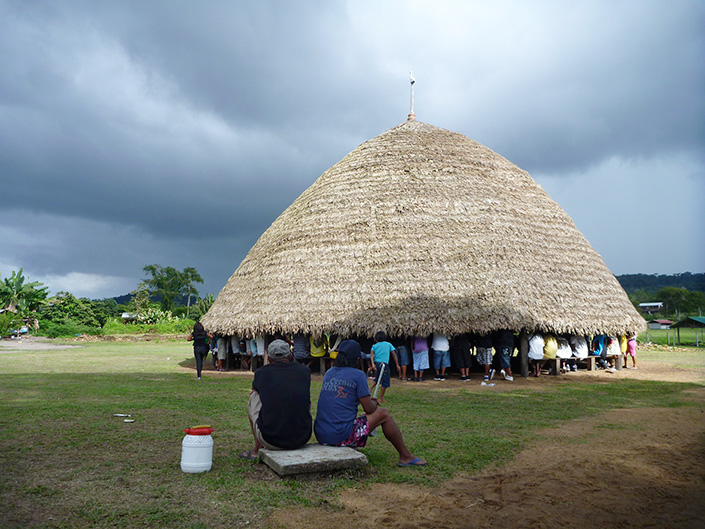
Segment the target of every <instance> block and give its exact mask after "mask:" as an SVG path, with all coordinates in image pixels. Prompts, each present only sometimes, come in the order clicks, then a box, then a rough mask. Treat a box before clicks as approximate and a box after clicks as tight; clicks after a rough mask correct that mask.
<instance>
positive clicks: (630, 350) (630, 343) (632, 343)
mask: <svg viewBox="0 0 705 529" xmlns="http://www.w3.org/2000/svg"><path fill="white" fill-rule="evenodd" d="M630 356H631V357H632V367H631V368H629V367H628V366H627V360H626V359H628V358H629V357H630ZM624 367H626V368H627V369H636V334H630V335H629V338H627V354H626V357H625V360H624Z"/></svg>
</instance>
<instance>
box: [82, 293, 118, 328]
mask: <svg viewBox="0 0 705 529" xmlns="http://www.w3.org/2000/svg"><path fill="white" fill-rule="evenodd" d="M87 303H88V304H89V305H90V307H91V308H92V309H93V314H95V317H96V318H97V319H98V323H100V326H101V327H102V326H103V325H105V322H107V321H108V320H109V319H110V318H114V317H116V316H119V315H120V308H119V307H118V304H117V301H115V300H114V299H113V298H105V299H94V300H89V301H87Z"/></svg>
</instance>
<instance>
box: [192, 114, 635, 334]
mask: <svg viewBox="0 0 705 529" xmlns="http://www.w3.org/2000/svg"><path fill="white" fill-rule="evenodd" d="M202 321H203V324H204V325H205V326H206V328H207V329H209V330H210V331H213V332H216V333H220V334H225V335H233V334H238V335H241V336H254V335H260V334H273V333H274V332H283V333H296V332H303V333H307V334H309V333H310V334H313V335H320V334H321V333H323V332H335V333H339V334H342V335H344V336H348V335H352V334H357V335H366V336H373V335H374V333H375V332H376V331H378V330H384V331H386V332H387V334H388V335H408V336H411V335H426V334H430V333H431V332H434V331H436V332H443V333H448V334H458V333H462V332H466V331H478V332H487V331H493V330H497V329H511V330H514V331H522V330H527V331H533V330H541V331H552V332H556V333H571V334H593V333H608V334H615V335H618V334H627V333H631V332H638V331H641V330H643V329H644V328H645V322H644V320H643V318H642V317H641V316H640V315H639V314H638V312H637V311H636V309H635V308H634V307H633V306H632V304H631V303H630V302H629V299H628V298H627V296H626V294H625V292H624V290H622V288H621V286H620V285H619V283H618V282H617V280H616V279H615V277H614V276H613V275H612V273H611V272H610V271H609V270H608V268H607V266H606V265H605V263H604V262H603V260H602V258H601V257H600V255H599V254H598V253H597V252H596V251H595V250H594V249H593V248H592V247H591V246H590V244H589V243H588V241H587V240H586V239H585V237H584V236H583V235H582V234H581V233H580V232H579V231H578V229H577V228H576V227H575V224H574V223H573V221H572V220H571V218H570V217H569V216H568V215H567V214H566V213H565V211H563V210H562V209H561V207H560V206H559V205H558V204H557V203H556V202H554V201H553V200H552V199H551V198H550V197H549V196H548V194H547V193H546V192H545V191H544V190H543V189H542V188H541V186H539V185H538V184H537V183H536V182H535V181H534V180H533V179H532V178H531V176H530V175H529V174H528V173H527V172H526V171H523V170H521V169H520V168H518V167H517V166H515V165H514V164H512V163H511V162H509V161H508V160H506V159H505V158H503V157H502V156H500V155H498V154H497V153H495V152H493V151H492V150H490V149H488V148H487V147H484V146H483V145H481V144H479V143H477V142H476V141H473V140H471V139H469V138H467V137H465V136H463V135H461V134H457V133H454V132H451V131H448V130H443V129H440V128H437V127H434V126H431V125H428V124H425V123H421V122H417V121H415V120H413V119H410V120H409V121H407V122H405V123H402V124H401V125H398V126H396V127H394V128H392V129H390V130H388V131H387V132H385V133H383V134H380V135H379V136H377V137H376V138H373V139H371V140H369V141H367V142H365V143H363V144H362V145H360V146H359V147H358V148H357V149H355V150H354V151H352V152H351V153H350V154H348V155H347V156H346V157H345V158H343V159H342V160H341V161H340V162H338V163H337V164H335V165H334V166H333V167H331V168H330V169H328V170H327V171H326V172H325V173H323V174H322V175H321V176H320V178H318V180H316V182H314V184H313V185H312V186H311V187H309V188H308V189H307V190H306V191H305V192H304V193H303V194H302V195H301V196H300V197H299V198H298V199H296V201H295V202H294V203H293V204H292V205H291V206H289V207H288V208H287V209H286V210H285V211H284V212H283V213H282V214H281V215H280V216H279V218H277V219H276V220H275V221H274V223H273V224H272V225H271V226H270V228H269V229H268V230H267V231H266V232H265V233H264V234H263V235H262V236H261V237H260V239H259V240H258V241H257V243H256V244H255V245H254V246H253V247H252V249H251V250H250V252H249V253H248V254H247V256H246V257H245V259H244V260H243V261H242V263H241V264H240V266H239V267H238V269H237V270H236V271H235V273H234V274H233V275H232V277H231V278H230V279H229V280H228V282H227V284H226V285H225V287H224V288H223V289H222V291H221V292H220V294H219V295H218V298H217V299H216V301H215V303H214V304H213V306H212V307H211V309H210V310H209V311H208V313H207V314H206V315H205V316H204V317H203V319H202Z"/></svg>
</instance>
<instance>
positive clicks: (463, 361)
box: [450, 332, 472, 381]
mask: <svg viewBox="0 0 705 529" xmlns="http://www.w3.org/2000/svg"><path fill="white" fill-rule="evenodd" d="M471 347H472V344H471V341H470V333H467V332H466V333H464V334H459V335H457V336H454V337H453V339H452V340H451V341H450V355H451V359H452V362H453V364H455V366H456V367H457V368H458V369H459V370H460V380H462V381H468V380H470V367H471V363H472V360H471V355H470V348H471Z"/></svg>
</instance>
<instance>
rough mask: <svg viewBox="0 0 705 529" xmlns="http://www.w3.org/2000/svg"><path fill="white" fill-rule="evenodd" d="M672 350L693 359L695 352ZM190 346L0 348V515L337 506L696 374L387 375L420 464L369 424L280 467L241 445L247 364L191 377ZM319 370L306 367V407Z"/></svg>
mask: <svg viewBox="0 0 705 529" xmlns="http://www.w3.org/2000/svg"><path fill="white" fill-rule="evenodd" d="M648 354H653V355H656V357H657V356H658V354H659V353H658V352H654V353H648ZM675 354H676V355H678V354H680V355H681V356H682V358H680V359H679V360H678V361H680V362H683V363H684V364H686V363H689V362H690V363H692V362H700V364H699V365H702V362H703V355H702V353H700V352H695V351H692V352H689V351H682V352H680V353H675ZM689 355H690V356H689ZM191 356H192V355H191V347H190V345H189V344H186V343H178V342H161V343H159V342H148V343H115V342H112V343H110V342H108V343H92V344H87V345H85V346H82V347H80V348H76V349H62V350H50V351H36V352H32V351H26V352H5V353H2V354H0V373H2V374H0V380H1V382H2V383H1V384H0V465H1V468H2V474H3V479H2V480H0V505H1V507H0V519H1V520H2V521H0V526H2V527H13V528H14V527H36V528H98V527H156V528H162V527H163V528H167V527H168V528H193V529H196V528H206V527H209V528H221V527H223V528H225V527H262V526H263V524H264V519H265V517H266V515H267V514H268V513H269V512H270V511H271V509H273V508H276V507H281V506H286V505H306V506H315V507H317V508H320V509H326V510H329V509H336V508H337V502H336V494H337V492H338V491H340V490H341V489H342V488H345V487H349V486H352V485H364V484H370V483H375V482H393V483H416V484H423V485H428V486H437V485H438V484H439V483H441V482H443V481H444V480H446V479H449V478H450V477H452V476H453V475H454V474H455V473H457V472H472V471H475V470H479V469H482V468H484V467H487V466H488V465H502V464H503V463H505V462H507V461H508V460H510V459H511V458H512V457H513V456H514V455H515V454H517V453H518V451H519V450H521V449H522V448H523V447H525V446H526V445H527V443H529V442H532V441H534V440H536V438H537V436H540V435H541V431H542V430H543V429H545V428H547V427H551V426H556V425H560V424H561V422H563V421H567V420H571V419H575V418H579V417H585V416H590V415H594V414H597V413H599V412H601V411H603V410H605V409H608V408H610V407H622V408H629V407H656V406H658V407H680V406H689V405H691V404H690V403H689V401H688V399H686V398H685V397H684V392H686V391H687V390H688V389H689V388H691V387H693V385H692V384H684V383H664V382H652V381H638V380H614V381H607V382H600V383H595V382H592V383H590V382H579V381H576V382H575V383H571V384H567V385H563V384H562V385H547V386H546V387H543V388H542V389H541V390H540V391H537V390H535V389H516V390H512V391H506V392H496V393H479V392H477V391H468V390H466V389H464V388H462V387H459V388H452V389H438V390H432V391H430V390H428V389H424V388H421V387H414V385H412V384H405V385H399V386H394V387H393V388H392V390H390V392H389V393H390V398H389V403H388V405H389V407H390V409H391V410H392V412H393V414H394V416H395V418H396V419H397V422H398V423H399V424H400V426H401V428H402V430H403V431H404V436H405V439H406V441H407V444H408V445H409V446H410V448H411V449H412V451H413V452H414V453H416V454H417V455H420V456H422V457H424V458H426V459H427V460H428V461H429V465H428V467H425V468H415V469H400V468H398V467H396V466H395V462H396V459H397V457H396V453H395V452H394V450H393V448H392V447H391V445H389V443H387V442H386V441H385V440H384V439H383V438H381V437H377V438H375V439H373V440H371V441H370V443H369V444H368V447H367V448H365V449H363V452H364V453H365V454H366V455H367V457H368V458H369V460H370V465H369V466H368V467H366V468H364V469H362V470H356V471H348V472H339V473H335V474H332V475H326V476H317V477H315V478H305V477H304V478H293V479H279V478H278V477H276V475H274V474H273V473H271V472H270V471H269V470H268V469H267V468H265V467H264V465H261V464H260V465H257V464H252V463H250V462H247V461H245V460H242V459H240V458H238V457H237V453H238V452H240V451H242V450H245V449H246V448H248V447H249V446H250V444H251V439H250V437H251V434H250V431H249V426H248V421H247V417H246V403H247V397H248V393H249V389H250V385H251V378H249V377H248V376H247V375H242V376H205V377H204V378H203V379H202V380H200V381H197V380H195V376H194V373H193V372H191V371H186V370H184V369H183V368H181V367H180V364H181V363H184V362H185V361H188V360H189V359H190V358H191ZM209 361H210V357H209ZM691 365H692V364H691ZM320 381H321V378H320V377H318V376H314V378H313V383H312V401H313V410H314V411H315V400H316V397H317V395H318V391H319V389H320ZM557 403H559V405H557ZM114 413H129V414H131V415H132V417H133V418H134V419H135V422H134V423H131V424H128V423H124V422H123V420H122V419H121V418H118V417H114V416H113V414H114ZM203 423H206V424H211V425H212V426H213V427H214V428H215V433H214V434H213V438H214V442H215V447H214V460H213V469H212V470H211V471H210V472H207V473H203V474H184V473H182V472H181V470H180V465H179V464H180V457H181V441H182V439H183V436H184V433H183V428H185V427H188V426H191V425H194V424H203Z"/></svg>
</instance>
